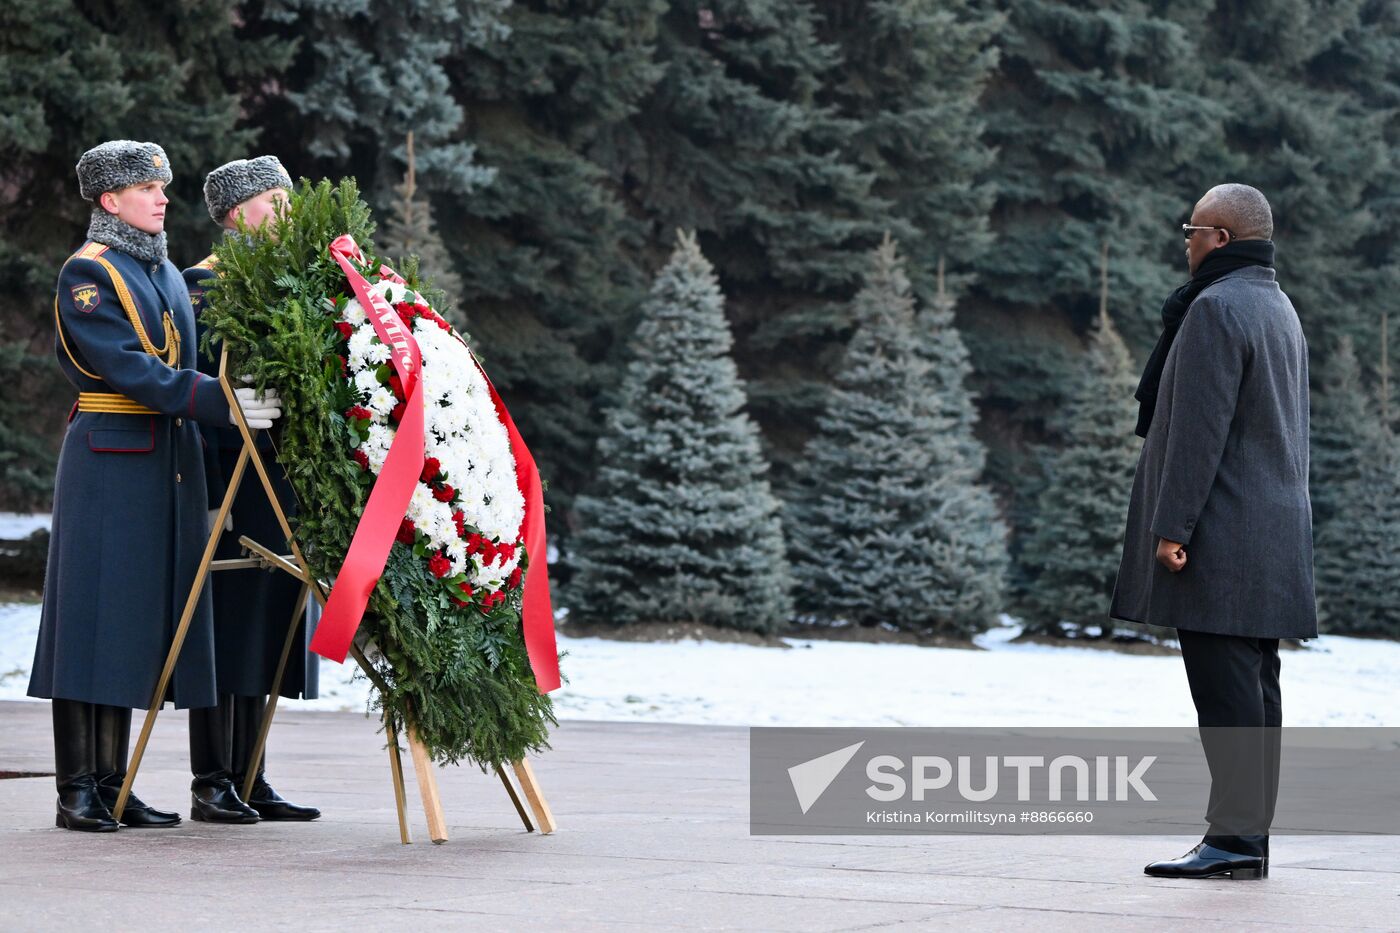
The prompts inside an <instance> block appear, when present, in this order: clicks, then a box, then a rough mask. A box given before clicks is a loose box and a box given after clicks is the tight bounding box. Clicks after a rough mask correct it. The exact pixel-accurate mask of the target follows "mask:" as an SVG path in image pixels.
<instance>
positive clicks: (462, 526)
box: [452, 509, 467, 538]
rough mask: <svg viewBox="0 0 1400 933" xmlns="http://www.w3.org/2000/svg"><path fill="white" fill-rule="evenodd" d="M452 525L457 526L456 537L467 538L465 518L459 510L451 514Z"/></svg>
mask: <svg viewBox="0 0 1400 933" xmlns="http://www.w3.org/2000/svg"><path fill="white" fill-rule="evenodd" d="M452 524H454V525H456V526H457V537H459V538H465V537H466V536H467V516H466V515H464V514H463V513H462V510H461V509H458V510H457V511H455V512H453V513H452Z"/></svg>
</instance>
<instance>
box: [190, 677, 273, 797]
mask: <svg viewBox="0 0 1400 933" xmlns="http://www.w3.org/2000/svg"><path fill="white" fill-rule="evenodd" d="M232 714H233V703H232V700H231V699H230V698H228V697H223V698H221V699H220V703H219V705H218V706H213V707H210V708H208V709H192V710H190V770H191V771H193V772H194V780H193V781H191V782H190V819H192V820H194V821H195V822H196V823H256V822H257V821H258V811H256V810H254V809H253V808H252V807H250V806H248V805H247V804H246V803H244V802H243V801H242V800H241V799H239V797H238V789H237V788H235V787H234V786H233V780H232V778H231V777H230V776H229V771H228V747H229V742H228V735H229V726H230V724H231V723H230V719H231V717H232Z"/></svg>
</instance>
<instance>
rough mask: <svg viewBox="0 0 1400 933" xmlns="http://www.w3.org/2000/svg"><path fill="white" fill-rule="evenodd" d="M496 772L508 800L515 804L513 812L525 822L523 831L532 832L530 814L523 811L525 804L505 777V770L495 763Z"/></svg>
mask: <svg viewBox="0 0 1400 933" xmlns="http://www.w3.org/2000/svg"><path fill="white" fill-rule="evenodd" d="M496 774H497V775H498V776H499V777H500V779H501V783H502V784H504V785H505V786H506V793H507V794H508V795H510V802H511V803H513V804H515V812H516V813H518V814H519V815H520V822H522V823H524V824H525V832H527V833H533V832H534V831H535V824H534V823H531V822H530V814H528V813H526V812H525V804H524V803H522V802H521V800H520V795H519V794H517V793H516V792H515V785H514V784H512V783H511V782H510V778H508V777H506V773H505V771H504V770H503V769H502V768H501V766H500V765H496Z"/></svg>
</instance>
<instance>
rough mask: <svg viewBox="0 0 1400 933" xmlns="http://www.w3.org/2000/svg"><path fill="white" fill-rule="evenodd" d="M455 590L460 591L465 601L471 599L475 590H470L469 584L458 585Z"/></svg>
mask: <svg viewBox="0 0 1400 933" xmlns="http://www.w3.org/2000/svg"><path fill="white" fill-rule="evenodd" d="M457 589H459V590H461V591H462V595H464V596H466V597H467V599H471V598H472V595H473V594H474V593H476V590H474V589H472V585H471V584H470V583H458V584H457Z"/></svg>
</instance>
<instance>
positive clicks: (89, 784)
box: [54, 774, 117, 833]
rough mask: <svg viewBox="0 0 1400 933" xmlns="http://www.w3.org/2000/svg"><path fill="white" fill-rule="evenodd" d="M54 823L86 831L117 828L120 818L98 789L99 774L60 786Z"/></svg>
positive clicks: (89, 775) (104, 830)
mask: <svg viewBox="0 0 1400 933" xmlns="http://www.w3.org/2000/svg"><path fill="white" fill-rule="evenodd" d="M54 825H55V826H57V827H59V828H60V829H76V830H78V831H80V832H85V833H112V832H116V831H117V821H116V820H114V819H112V812H111V811H110V810H108V809H107V807H106V806H105V805H104V804H103V803H102V796H101V795H100V794H98V792H97V778H96V776H94V775H91V774H84V775H82V776H81V777H77V778H74V779H73V780H71V781H69V782H68V783H66V784H64V785H63V786H62V787H60V788H59V790H58V813H57V815H55V816H54Z"/></svg>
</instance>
